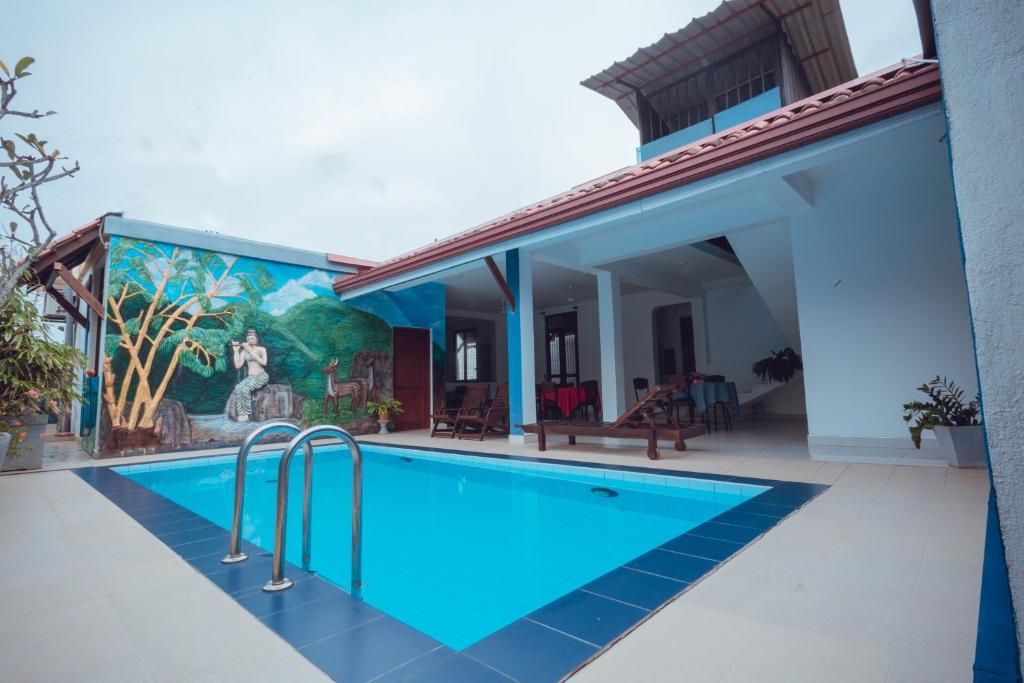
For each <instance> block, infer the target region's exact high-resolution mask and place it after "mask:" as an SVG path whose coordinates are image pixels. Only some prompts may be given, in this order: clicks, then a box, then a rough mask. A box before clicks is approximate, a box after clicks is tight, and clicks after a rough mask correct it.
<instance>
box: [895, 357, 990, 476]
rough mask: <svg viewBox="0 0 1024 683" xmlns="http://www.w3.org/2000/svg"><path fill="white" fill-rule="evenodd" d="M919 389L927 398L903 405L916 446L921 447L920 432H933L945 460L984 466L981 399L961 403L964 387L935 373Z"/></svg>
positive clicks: (959, 465)
mask: <svg viewBox="0 0 1024 683" xmlns="http://www.w3.org/2000/svg"><path fill="white" fill-rule="evenodd" d="M917 390H918V391H920V392H921V393H923V394H925V395H926V396H928V400H927V401H911V402H910V403H904V404H903V421H904V422H907V423H911V422H912V423H913V424H911V425H910V438H911V439H912V440H913V442H914V447H915V448H920V447H921V433H922V432H923V431H924V430H926V429H930V430H932V432H934V433H935V439H936V440H937V441H938V442H939V445H940V446H941V447H942V450H943V452H944V453H945V454H946V460H947V461H948V462H949V464H950V465H953V466H954V467H984V466H985V432H984V429H983V427H982V426H981V401H980V398H979V397H978V396H975V397H974V400H972V401H970V402H966V403H965V402H964V390H963V389H961V388H960V387H958V386H957V385H956V383H955V382H953V381H952V380H949V379H946V378H945V377H939V376H937V375H936V377H935V379H933V380H932V381H930V382H928V383H927V384H922V385H921V386H919V387H918V388H917Z"/></svg>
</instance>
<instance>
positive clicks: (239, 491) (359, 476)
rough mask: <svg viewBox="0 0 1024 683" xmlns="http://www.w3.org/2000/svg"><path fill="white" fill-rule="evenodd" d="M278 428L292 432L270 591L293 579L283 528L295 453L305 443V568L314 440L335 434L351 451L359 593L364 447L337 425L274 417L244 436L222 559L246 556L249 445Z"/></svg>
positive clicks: (284, 460) (283, 468)
mask: <svg viewBox="0 0 1024 683" xmlns="http://www.w3.org/2000/svg"><path fill="white" fill-rule="evenodd" d="M275 432H288V433H290V434H293V435H294V436H293V438H292V440H291V441H289V442H288V445H287V446H286V447H285V450H284V454H283V455H282V456H281V462H280V464H279V465H278V469H277V505H276V517H275V521H274V558H273V572H272V575H271V577H270V581H268V582H267V583H266V584H265V585H264V586H263V590H265V591H267V592H276V591H283V590H286V589H288V588H291V586H292V581H291V579H289V578H287V577H285V575H284V551H285V528H286V526H287V524H286V522H287V519H286V517H287V515H288V470H289V467H288V466H289V464H290V463H291V460H292V457H293V456H294V455H295V453H296V451H298V450H299V448H302V449H303V454H304V458H305V467H304V469H303V475H304V476H303V486H302V568H303V569H306V570H308V569H309V560H310V529H311V526H312V519H311V517H310V513H311V506H312V498H313V444H312V441H313V439H315V438H316V437H323V436H333V437H336V438H338V439H341V440H342V441H343V442H345V443H346V444H347V445H348V447H349V450H350V451H351V453H352V584H351V585H352V597H354V598H357V599H358V598H359V597H360V593H361V591H362V555H363V537H362V530H363V453H362V450H360V448H359V443H358V442H357V441H356V440H355V438H353V436H352V435H351V434H350V433H349V432H348V431H347V430H345V429H342V428H341V427H337V426H335V425H317V426H315V427H310V428H309V429H306V430H304V431H299V428H298V427H296V426H295V425H293V424H291V423H290V422H272V423H271V424H268V425H264V426H262V427H260V428H259V429H256V430H255V431H253V432H252V433H250V434H249V436H248V437H246V439H245V441H244V442H243V443H242V446H241V448H239V449H238V456H237V458H236V463H235V504H234V509H233V513H232V518H231V540H230V548H229V549H228V554H227V556H225V557H224V559H222V560H221V562H223V563H224V564H234V563H237V562H243V561H245V560H246V559H248V555H246V554H245V553H243V552H242V509H243V507H244V505H245V470H246V463H247V461H248V458H249V451H251V450H252V448H253V446H255V445H256V443H257V442H259V441H260V440H261V439H263V438H264V437H266V436H268V435H270V434H273V433H275Z"/></svg>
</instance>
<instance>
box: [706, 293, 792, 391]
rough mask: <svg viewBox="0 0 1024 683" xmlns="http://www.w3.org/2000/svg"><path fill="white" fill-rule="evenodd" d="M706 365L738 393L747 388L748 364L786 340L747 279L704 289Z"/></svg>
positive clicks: (778, 348) (784, 344)
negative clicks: (734, 387)
mask: <svg viewBox="0 0 1024 683" xmlns="http://www.w3.org/2000/svg"><path fill="white" fill-rule="evenodd" d="M704 311H705V317H706V325H707V328H706V333H707V342H706V343H707V366H706V368H705V371H706V372H708V373H710V374H716V375H725V377H726V379H728V380H730V381H733V382H736V389H737V390H738V391H740V392H745V391H750V386H751V384H752V383H753V381H754V374H753V372H752V371H751V366H752V365H753V364H754V362H755V361H757V360H760V359H761V358H764V357H765V356H767V355H769V354H770V353H771V352H772V351H781V350H782V349H784V348H786V347H787V346H789V341H788V340H787V339H786V336H785V335H784V334H783V333H782V330H781V329H779V324H778V323H777V322H776V321H775V318H774V316H772V314H771V311H769V310H768V307H767V306H766V305H765V303H764V301H763V300H762V299H761V296H760V294H758V292H757V289H755V288H754V285H753V284H751V283H750V282H749V281H743V282H722V283H709V284H708V285H706V288H705V290H704Z"/></svg>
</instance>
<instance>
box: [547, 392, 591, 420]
mask: <svg viewBox="0 0 1024 683" xmlns="http://www.w3.org/2000/svg"><path fill="white" fill-rule="evenodd" d="M541 397H542V398H543V399H544V401H550V402H552V403H554V404H555V405H557V406H558V410H559V411H560V412H561V413H562V416H563V417H564V418H566V419H568V418H570V417H571V416H572V414H573V413H574V412H575V411H576V409H577V408H578V407H579V406H580V404H581V403H584V402H586V400H587V392H586V390H585V389H584V388H583V387H581V386H579V387H577V386H557V387H555V388H554V389H552V390H549V391H545V392H542V393H541ZM595 408H596V409H597V410H598V411H600V410H601V397H600V395H598V396H597V404H596V406H595Z"/></svg>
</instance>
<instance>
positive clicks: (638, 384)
mask: <svg viewBox="0 0 1024 683" xmlns="http://www.w3.org/2000/svg"><path fill="white" fill-rule="evenodd" d="M650 389H651V383H650V382H648V381H647V378H646V377H634V378H633V393H634V394H636V400H637V401H639V400H640V396H641V395H642V394H646V393H647V392H648V391H650Z"/></svg>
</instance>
